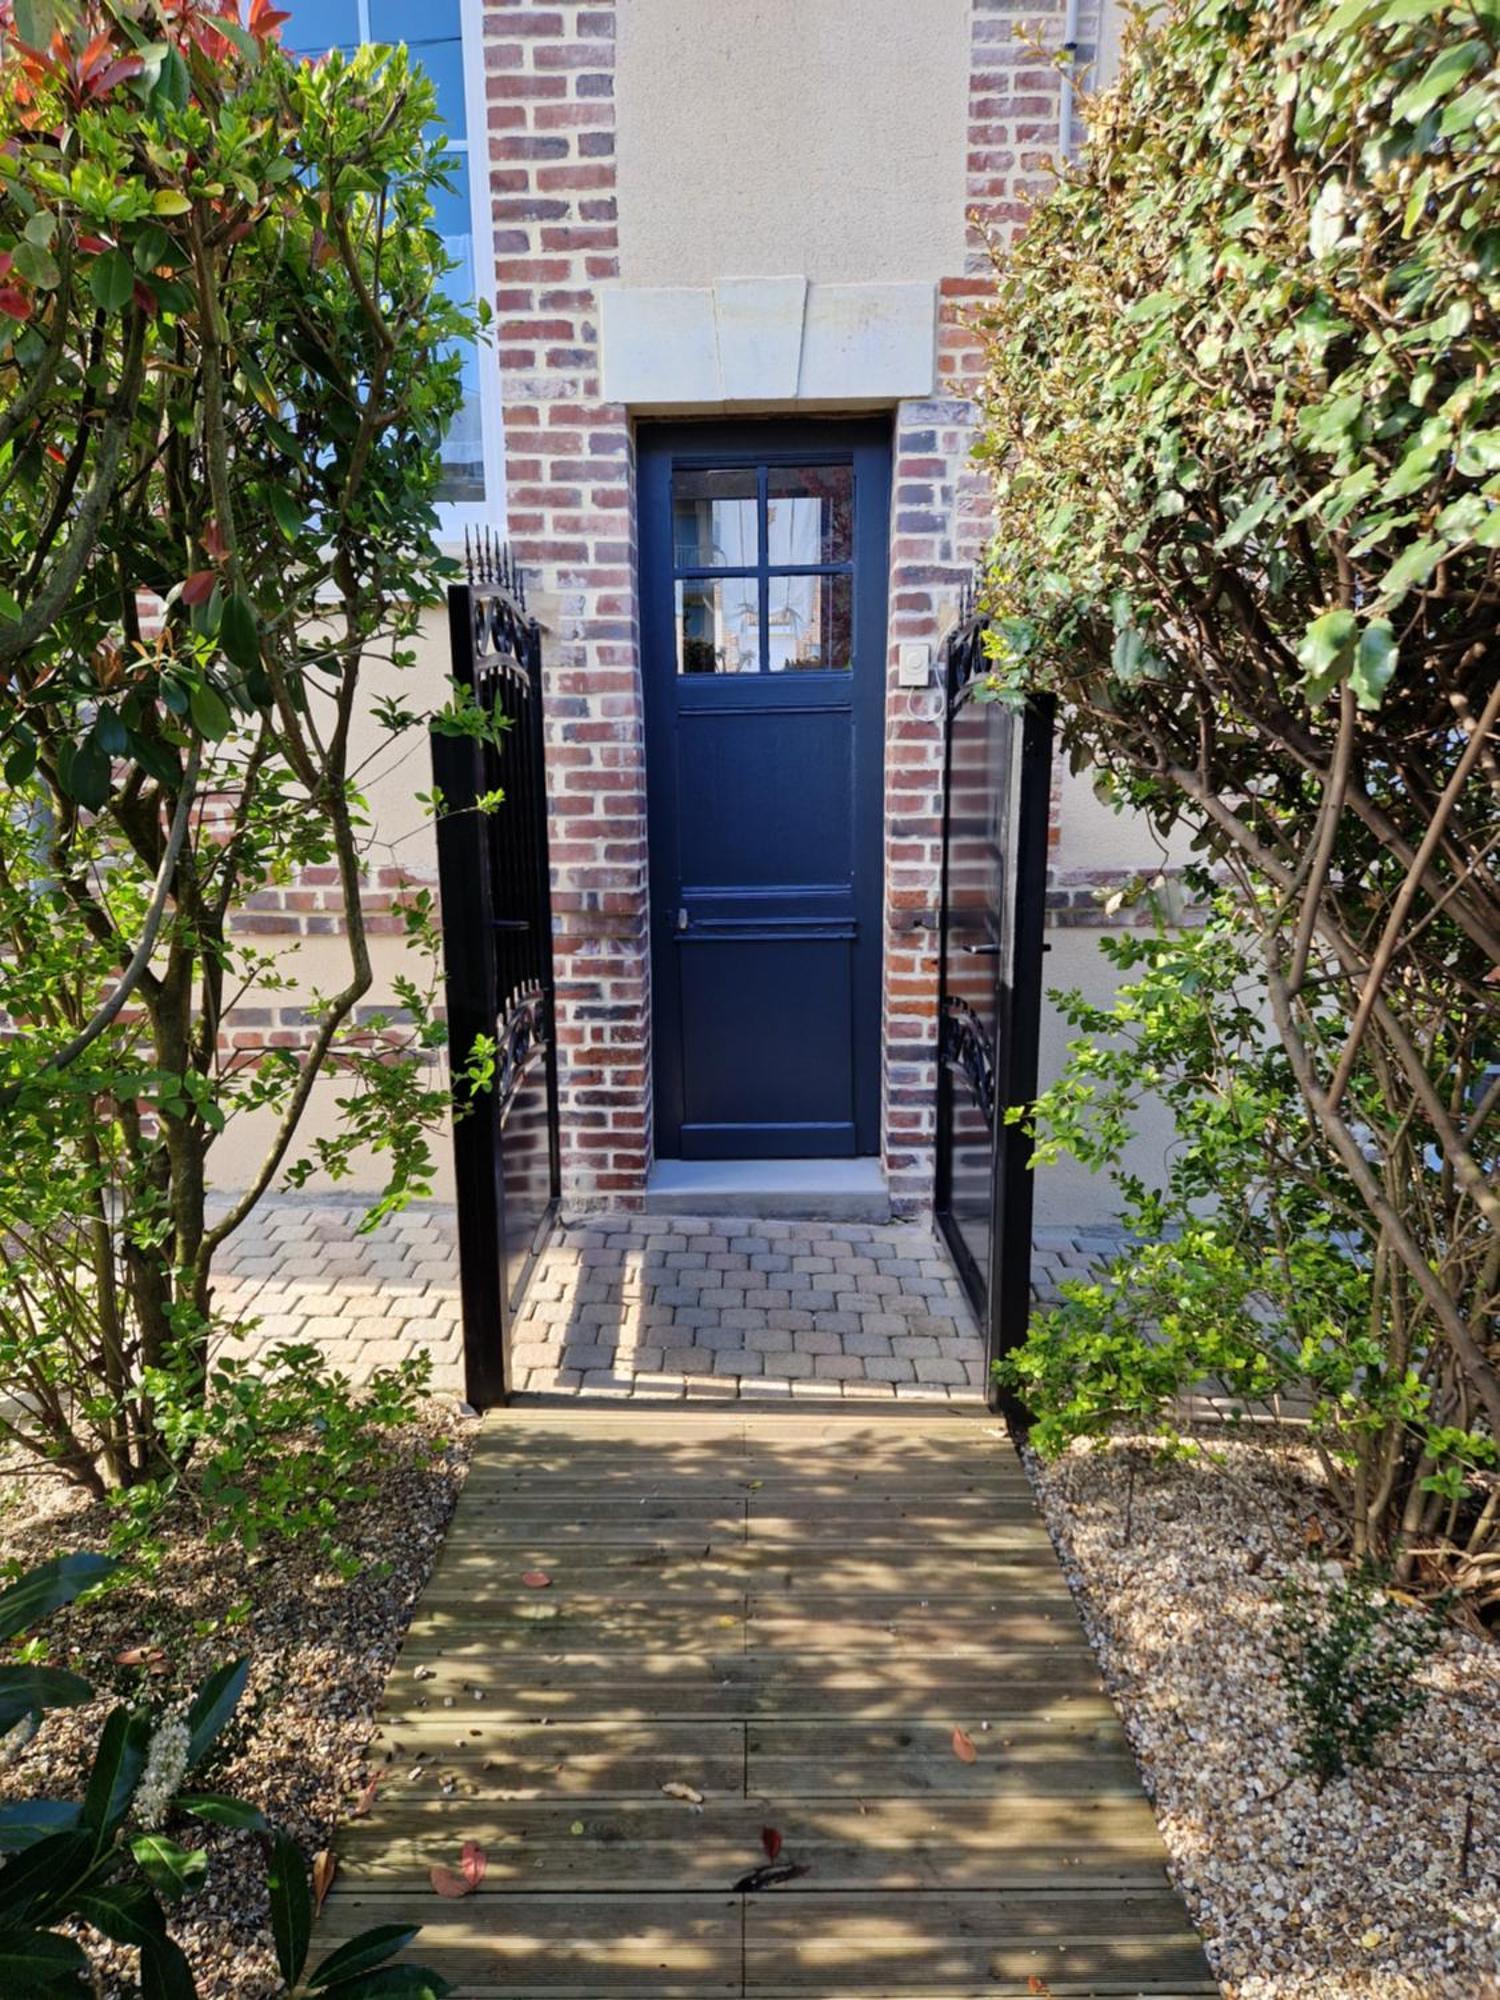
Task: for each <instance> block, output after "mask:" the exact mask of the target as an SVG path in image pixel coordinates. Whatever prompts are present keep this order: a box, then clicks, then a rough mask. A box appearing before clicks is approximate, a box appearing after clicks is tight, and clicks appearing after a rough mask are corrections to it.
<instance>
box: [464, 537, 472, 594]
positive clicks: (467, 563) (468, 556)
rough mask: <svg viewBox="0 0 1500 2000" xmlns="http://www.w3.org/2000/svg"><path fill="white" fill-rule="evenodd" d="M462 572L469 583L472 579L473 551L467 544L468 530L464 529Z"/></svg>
mask: <svg viewBox="0 0 1500 2000" xmlns="http://www.w3.org/2000/svg"><path fill="white" fill-rule="evenodd" d="M464 572H465V574H466V575H467V577H468V579H469V581H470V583H472V582H473V581H474V551H473V549H472V548H471V547H470V546H469V531H468V529H467V528H465V529H464Z"/></svg>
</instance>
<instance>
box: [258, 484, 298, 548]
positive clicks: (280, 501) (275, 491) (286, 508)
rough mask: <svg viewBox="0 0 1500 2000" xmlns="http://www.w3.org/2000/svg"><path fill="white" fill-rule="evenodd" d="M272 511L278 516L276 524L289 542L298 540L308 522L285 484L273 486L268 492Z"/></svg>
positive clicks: (267, 496)
mask: <svg viewBox="0 0 1500 2000" xmlns="http://www.w3.org/2000/svg"><path fill="white" fill-rule="evenodd" d="M266 499H267V501H268V502H269V503H270V508H271V512H272V513H273V514H274V515H275V516H276V525H277V527H278V528H280V530H281V532H282V534H284V535H285V536H286V538H287V540H288V541H289V542H294V541H296V539H297V537H298V536H299V535H300V534H301V533H302V530H303V528H304V527H305V525H306V523H305V522H304V520H303V518H302V509H301V508H300V507H299V506H298V505H297V502H296V501H295V500H294V499H293V498H292V496H291V494H290V493H288V492H287V490H286V488H285V487H284V486H273V487H271V488H270V489H269V491H268V492H267V494H266Z"/></svg>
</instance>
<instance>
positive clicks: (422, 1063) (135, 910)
mask: <svg viewBox="0 0 1500 2000" xmlns="http://www.w3.org/2000/svg"><path fill="white" fill-rule="evenodd" d="M283 18H284V16H282V15H280V14H278V13H277V12H276V11H275V10H274V9H273V8H271V7H269V6H268V5H267V4H266V0H256V4H255V6H254V7H253V8H252V10H251V13H250V15H249V17H248V22H247V23H245V24H242V22H241V20H240V18H239V16H238V14H237V12H236V10H235V8H234V7H233V5H232V4H231V5H226V6H223V7H217V6H213V5H204V4H200V0H112V4H110V5H108V6H104V5H99V4H94V0H86V4H83V5H77V6H74V5H70V4H63V3H62V0H15V4H14V6H0V769H3V784H4V798H3V800H0V1011H3V1015H4V1018H5V1020H6V1022H8V1024H9V1032H8V1033H7V1034H6V1035H5V1036H4V1037H3V1039H0V1120H3V1124H4V1144H3V1146H0V1391H3V1394H0V1438H8V1439H9V1440H10V1441H11V1443H12V1444H17V1443H19V1444H20V1445H22V1446H24V1447H26V1448H27V1449H29V1450H31V1451H33V1452H35V1453H37V1454H39V1455H41V1456H43V1457H45V1458H47V1459H49V1460H51V1461H52V1462H54V1463H56V1464H58V1465H60V1466H62V1467H63V1468H65V1469H66V1470H67V1471H68V1472H70V1473H71V1474H72V1475H73V1476H74V1477H76V1478H77V1479H79V1480H81V1481H82V1482H83V1483H85V1484H86V1485H88V1486H90V1487H91V1488H93V1489H95V1490H103V1489H104V1488H106V1487H116V1486H133V1485H138V1484H140V1483H141V1482H143V1481H147V1480H151V1479H155V1478H159V1477H161V1476H163V1474H164V1473H165V1474H167V1475H170V1474H171V1473H172V1472H173V1471H174V1470H175V1469H176V1468H177V1467H180V1465H181V1464H182V1463H183V1462H184V1460H185V1459H187V1458H188V1457H190V1456H191V1451H192V1441H193V1435H194V1433H193V1426H192V1423H191V1422H190V1421H188V1420H187V1419H185V1417H184V1414H183V1413H184V1411H186V1412H189V1413H191V1411H192V1410H193V1409H194V1408H196V1407H197V1406H199V1405H200V1404H201V1401H202V1398H203V1395H204V1392H205V1377H206V1359H205V1357H206V1352H207V1342H208V1338H209V1334H210V1330H211V1326H212V1319H213V1313H212V1269H213V1259H214V1255H215V1252H216V1250H217V1249H218V1247H219V1245H220V1244H221V1243H222V1242H223V1241H224V1240H225V1238H226V1237H227V1236H228V1235H229V1234H230V1232H231V1231H232V1230H233V1229H234V1228H236V1227H237V1226H238V1225H239V1223H240V1222H241V1221H243V1219H244V1218H245V1216H246V1215H247V1214H248V1213H249V1212H250V1210H251V1208H252V1207H253V1205H254V1203H255V1202H256V1201H257V1200H258V1199H259V1198H260V1197H261V1195H262V1194H263V1193H264V1192H265V1191H266V1190H267V1189H268V1188H270V1187H271V1186H272V1185H273V1184H274V1183H275V1182H276V1181H277V1180H278V1178H284V1177H287V1176H290V1177H291V1178H292V1179H293V1180H294V1181H295V1180H296V1179H298V1178H299V1177H300V1176H302V1175H305V1174H306V1173H307V1172H308V1171H310V1170H311V1167H312V1166H313V1165H314V1164H321V1165H323V1166H324V1167H326V1168H327V1169H328V1170H330V1171H332V1172H334V1173H337V1172H339V1171H340V1170H341V1168H343V1167H344V1165H345V1164H346V1162H347V1160H348V1157H349V1154H350V1152H351V1151H352V1149H353V1148H354V1147H355V1146H357V1145H360V1144H364V1143H373V1144H375V1145H377V1146H379V1147H381V1148H383V1149H384V1152H385V1154H386V1155H387V1157H388V1159H389V1165H390V1185H389V1191H388V1195H387V1201H388V1202H392V1203H393V1202H399V1201H401V1200H403V1199H405V1198H406V1197H407V1196H408V1195H409V1194H410V1193H411V1191H412V1190H413V1189H419V1188H422V1187H424V1186H425V1185H426V1181H427V1174H428V1170H429V1158H428V1151H427V1143H426V1136H425V1135H426V1132H427V1130H428V1129H429V1127H430V1126H431V1125H432V1123H433V1122H434V1121H435V1120H436V1119H437V1118H438V1117H439V1115H440V1114H441V1112H442V1110H443V1108H444V1097H443V1094H442V1093H439V1092H438V1091H436V1090H434V1089H433V1088H431V1087H429V1085H428V1083H427V1081H426V1079H427V1078H428V1076H429V1074H430V1067H429V1052H430V1049H431V1047H432V1045H433V1044H434V1043H435V1042H436V1041H438V1040H439V1039H440V1038H441V1030H440V1027H439V1026H438V1025H437V1024H435V1023H434V1021H433V1020H432V1018H431V1013H430V1009H429V1006H428V1000H427V989H426V988H425V987H423V986H422V985H421V984H420V983H419V982H418V981H417V980H415V979H413V980H408V981H403V982H402V987H401V1000H402V1003H403V1008H404V1010H405V1011H406V1013H407V1016H408V1018H407V1019H406V1020H405V1021H404V1022H403V1023H402V1024H401V1026H400V1029H399V1032H398V1031H397V1030H396V1029H395V1028H394V1027H393V1028H391V1029H390V1032H388V1033H384V1034H381V1033H379V1032H378V1030H379V1029H380V1028H381V1027H383V1026H385V1025H386V1024H384V1023H379V1022H377V1023H376V1024H375V1027H376V1030H377V1032H376V1033H375V1035H374V1037H373V1040H372V1034H371V1024H370V1023H369V1022H368V1021H365V1020H361V1021H360V1022H359V1023H358V1026H357V1030H356V1023H355V1009H356V1006H357V1003H358V1002H359V1000H360V999H361V997H362V996H363V995H364V994H365V993H366V992H367V990H368V989H369V987H370V984H371V966H370V958H369V951H368V947H367V942H366V932H365V923H364V919H363V916H362V913H361V907H360V882H361V875H362V871H363V869H364V867H365V848H366V841H367V831H366V828H365V825H364V820H363V815H362V808H361V801H360V796H359V791H358V778H359V774H358V771H357V770H356V769H355V768H354V767H353V765H352V762H351V753H350V741H351V727H352V724H353V723H354V720H355V717H356V714H357V712H358V710H359V707H360V704H361V703H362V702H365V703H368V702H369V700H370V697H369V695H368V693H367V692H365V691H363V688H362V680H361V672H362V667H363V666H365V665H366V664H367V663H368V662H369V661H370V660H371V659H372V658H376V657H380V658H385V659H390V660H394V661H395V663H396V664H397V665H403V664H409V661H410V657H411V653H410V642H411V638H412V634H413V632H414V630H415V627H416V622H417V619H418V617H419V614H420V610H421V607H422V606H423V605H424V604H426V603H428V602H430V601H432V599H433V597H434V594H435V593H436V591H437V590H438V588H439V585H440V582H441V579H442V577H443V575H444V573H445V567H446V566H445V564H444V563H443V561H442V559H441V556H440V553H439V550H438V546H437V543H436V539H435V514H434V505H433V496H434V492H435V489H436V486H437V482H438V479H439V474H440V447H441V442H442V438H443V435H444V431H445V428H446V426H447V425H448V423H449V422H450V421H451V419H452V417H453V415H454V413H455V411H456V410H457V408H458V406H459V403H460V399H461V390H460V385H459V371H460V366H461V356H460V352H459V348H460V344H461V343H462V342H463V341H464V340H466V339H468V338H471V337H472V336H473V334H474V331H475V316H474V314H473V313H472V311H470V310H469V309H467V308H465V307H461V306H460V305H458V304H456V303H455V302H454V301H453V300H452V299H451V297H450V296H449V291H450V289H451V285H452V280H451V279H450V278H449V265H448V261H447V259H446V258H445V255H444V250H443V245H442V242H441V239H440V237H439V236H438V234H437V233H436V230H435V228H434V226H433V209H432V197H433V193H434V190H437V189H440V188H441V187H442V186H444V185H446V184H447V179H448V174H449V171H450V164H449V162H448V161H447V158H446V156H445V154H444V151H443V146H442V141H441V139H440V138H439V137H434V136H432V133H433V120H434V115H435V100H434V94H433V90H432V87H431V85H430V84H429V82H428V81H427V79H426V78H425V77H424V76H423V75H422V74H421V72H420V71H419V70H418V69H417V68H415V67H414V66H413V65H412V64H410V63H409V61H408V59H407V56H406V53H405V51H404V50H402V49H395V50H389V49H378V48H374V49H372V48H366V49H362V50H360V51H359V52H358V53H357V54H356V55H354V56H352V57H349V58H345V57H342V56H338V55H333V56H330V57H328V58H327V59H325V60H324V61H322V62H320V63H317V64H310V63H306V62H302V61H298V60H296V59H294V58H292V57H290V56H288V55H287V54H286V53H285V52H284V51H283V50H282V49H281V47H280V45H279V39H278V29H279V24H280V22H281V20H282V19H283ZM383 713H384V719H385V721H386V723H387V724H388V726H389V727H391V728H393V729H394V728H400V727H403V726H411V725H412V724H413V723H414V722H415V721H416V720H417V718H416V717H415V716H414V715H413V714H411V713H409V712H408V711H407V710H406V709H405V708H404V707H402V706H401V705H400V704H397V703H390V702H388V703H386V704H385V706H384V711H383ZM456 726H464V725H463V722H462V720H461V721H460V723H459V724H458V725H456ZM308 864H317V865H320V866H323V867H327V868H329V869H331V870H332V871H333V873H334V874H335V876H336V880H337V891H336V893H337V897H338V902H339V905H340V912H341V915H342V919H343V921H342V925H341V926H340V928H341V931H342V934H343V940H344V948H345V950H346V962H345V965H344V969H343V972H342V974H341V975H340V976H339V977H338V979H337V980H336V982H334V986H333V990H330V991H302V993H301V1004H302V1006H303V1007H304V1009H305V1018H306V1020H307V1023H308V1029H307V1035H306V1040H305V1046H303V1047H301V1048H296V1049H278V1050H275V1051H272V1052H270V1053H265V1052H262V1051H252V1052H248V1053H246V1052H240V1051H235V1050H233V1049H232V1048H227V1047H226V1046H225V1038H224V1037H222V1036H221V1034H220V1028H221V1023H222V1022H223V1020H224V1017H225V1014H226V1012H227V1011H228V1010H229V1009H230V1007H231V1006H232V1005H233V1003H234V1001H235V999H236V998H237V996H240V995H242V994H244V993H245V992H246V991H247V990H251V989H256V988H258V989H260V991H262V992H265V991H267V990H270V991H276V992H278V993H280V995H281V996H282V1000H283V1004H284V1000H285V995H286V992H287V990H288V989H289V988H290V989H292V990H294V991H295V990H297V977H296V968H295V962H294V961H293V960H290V959H287V958H282V959H279V960H277V961H275V962H273V961H271V960H270V959H267V958H264V957H261V956H259V955H258V954H257V953H256V951H255V949H254V939H253V937H251V936H248V935H247V934H246V932H245V930H244V929H243V928H241V927H239V926H238V925H237V923H236V918H237V915H238V914H239V913H240V912H242V911H243V909H244V907H245V904H246V902H247V900H248V899H249V898H250V897H252V896H253V895H254V894H255V893H256V892H257V891H259V890H262V889H264V888H265V887H266V886H267V885H270V884H274V883H279V882H283V881H285V880H287V879H288V878H289V877H291V876H292V875H293V874H294V873H295V872H296V871H297V870H298V869H300V868H302V867H304V866H306V865H308ZM410 926H411V929H412V932H413V934H414V937H415V938H416V940H417V941H418V942H419V943H420V942H422V941H423V940H424V939H425V940H426V941H427V942H428V943H429V944H430V941H431V937H430V912H429V910H428V908H427V906H426V903H425V901H424V900H423V899H422V898H420V897H418V898H413V902H412V908H411V912H410ZM330 1067H334V1068H336V1069H337V1070H338V1072H339V1075H340V1077H341V1079H342V1080H343V1082H344V1083H345V1084H346V1085H347V1090H346V1091H345V1093H344V1094H343V1095H342V1097H341V1099H340V1105H341V1118H340V1122H339V1123H338V1125H337V1126H336V1128H335V1129H334V1130H333V1131H332V1132H331V1133H329V1132H324V1133H322V1134H321V1135H320V1136H319V1138H318V1139H317V1140H316V1141H315V1142H313V1143H312V1144H311V1145H309V1146H308V1147H307V1148H305V1149H303V1150H301V1151H299V1147H298V1139H297V1134H298V1127H299V1122H300V1120H301V1118H302V1114H303V1112H304V1111H305V1109H306V1107H307V1104H308V1102H309V1098H310V1096H311V1094H312V1091H313V1088H314V1085H315V1083H316V1081H317V1078H318V1076H319V1075H320V1073H322V1072H323V1071H325V1070H327V1069H329V1068H330ZM251 1114H254V1115H255V1116H256V1117H257V1119H258V1129H259V1130H261V1131H262V1132H267V1131H268V1132H269V1133H270V1135H271V1136H270V1138H269V1142H268V1143H267V1145H266V1147H265V1151H264V1157H263V1158H262V1159H261V1161H260V1165H259V1168H258V1170H257V1171H256V1173H255V1174H254V1176H253V1177H252V1179H251V1180H250V1182H249V1185H248V1186H247V1187H244V1188H243V1189H242V1190H241V1191H240V1192H239V1193H238V1194H237V1195H236V1197H235V1198H234V1200H233V1201H232V1204H231V1205H230V1206H229V1207H228V1208H227V1210H225V1211H224V1212H217V1211H215V1212H213V1214H212V1218H211V1214H210V1208H209V1204H208V1194H209V1190H210V1188H211V1186H212V1180H213V1173H212V1149H213V1147H214V1145H215V1143H216V1141H217V1140H218V1139H219V1138H220V1136H221V1135H222V1133H223V1132H224V1130H225V1129H226V1127H227V1126H228V1125H229V1124H230V1123H231V1122H232V1121H233V1120H235V1119H236V1118H240V1117H244V1116H247V1115H251ZM169 1419H170V1421H169ZM169 1439H170V1440H171V1441H170V1442H169Z"/></svg>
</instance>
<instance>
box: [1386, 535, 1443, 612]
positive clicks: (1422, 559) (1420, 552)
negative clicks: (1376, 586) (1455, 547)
mask: <svg viewBox="0 0 1500 2000" xmlns="http://www.w3.org/2000/svg"><path fill="white" fill-rule="evenodd" d="M1446 553H1447V544H1446V543H1445V542H1416V543H1414V544H1413V546H1412V547H1411V548H1409V549H1408V550H1407V551H1406V554H1405V555H1404V556H1400V557H1398V558H1397V560H1396V561H1395V562H1393V563H1392V564H1391V566H1390V568H1389V569H1388V570H1387V571H1386V573H1385V575H1384V576H1383V577H1382V578H1381V580H1380V594H1381V596H1382V597H1387V598H1393V597H1404V596H1405V594H1406V593H1407V591H1408V590H1411V589H1413V588H1414V587H1415V586H1416V585H1417V584H1419V583H1425V582H1426V581H1427V579H1428V577H1429V576H1431V574H1432V572H1433V571H1434V570H1435V569H1436V568H1437V566H1438V564H1439V562H1441V561H1442V559H1443V557H1444V555H1445V554H1446Z"/></svg>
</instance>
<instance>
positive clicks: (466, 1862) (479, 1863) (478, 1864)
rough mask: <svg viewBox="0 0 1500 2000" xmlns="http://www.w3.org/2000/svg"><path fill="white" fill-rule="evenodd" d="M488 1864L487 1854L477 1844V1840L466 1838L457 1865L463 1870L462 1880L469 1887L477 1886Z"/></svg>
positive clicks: (474, 1887) (482, 1878)
mask: <svg viewBox="0 0 1500 2000" xmlns="http://www.w3.org/2000/svg"><path fill="white" fill-rule="evenodd" d="M489 1865H490V1861H489V1856H488V1855H487V1854H486V1853H485V1851H484V1849H483V1848H482V1847H481V1846H480V1845H479V1842H478V1841H477V1840H466V1841H465V1842H464V1849H463V1857H462V1859H461V1860H460V1862H459V1867H460V1868H461V1869H462V1871H463V1878H464V1880H465V1881H466V1882H467V1883H468V1885H469V1887H470V1888H471V1889H477V1888H478V1887H479V1885H480V1883H481V1882H482V1881H483V1880H484V1871H485V1869H486V1868H488V1867H489Z"/></svg>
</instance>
